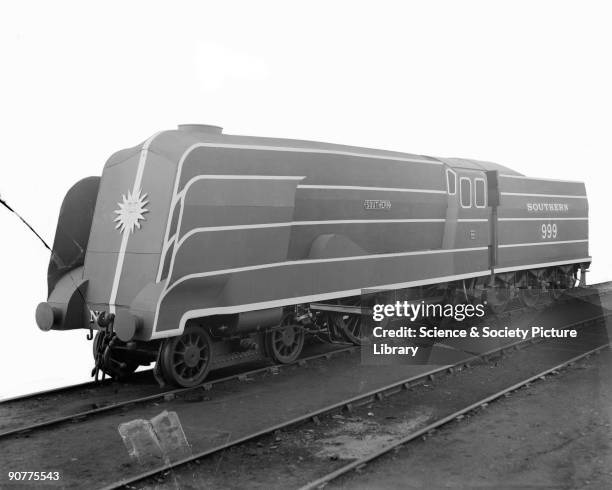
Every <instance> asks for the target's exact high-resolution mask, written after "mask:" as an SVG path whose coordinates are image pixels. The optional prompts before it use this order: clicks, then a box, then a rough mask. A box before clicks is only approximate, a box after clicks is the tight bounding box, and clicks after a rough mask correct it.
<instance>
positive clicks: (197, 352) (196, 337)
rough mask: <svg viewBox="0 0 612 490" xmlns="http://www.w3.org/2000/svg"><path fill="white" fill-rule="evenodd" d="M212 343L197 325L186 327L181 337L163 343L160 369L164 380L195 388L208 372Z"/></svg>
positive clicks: (203, 330)
mask: <svg viewBox="0 0 612 490" xmlns="http://www.w3.org/2000/svg"><path fill="white" fill-rule="evenodd" d="M211 358H212V343H211V340H210V336H209V335H208V332H206V330H205V329H204V328H203V327H201V326H199V325H188V326H187V327H185V331H184V332H183V335H181V336H180V337H172V338H170V339H167V340H165V341H164V344H163V346H162V353H161V369H162V373H163V376H164V378H165V379H166V381H168V382H169V383H173V384H176V385H179V386H184V387H186V388H189V387H192V386H197V385H199V384H200V383H202V382H203V381H204V379H205V378H206V376H207V375H208V371H210V366H211Z"/></svg>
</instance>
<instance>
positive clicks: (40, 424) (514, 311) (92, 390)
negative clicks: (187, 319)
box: [0, 283, 612, 440]
mask: <svg viewBox="0 0 612 490" xmlns="http://www.w3.org/2000/svg"><path fill="white" fill-rule="evenodd" d="M596 287H597V291H598V292H599V293H600V294H609V293H610V292H612V285H609V283H603V284H600V285H596ZM589 291H591V293H592V290H590V289H586V290H584V291H581V292H577V293H578V297H580V294H581V293H588V292H589ZM574 299H575V297H568V298H564V299H563V300H561V301H560V302H559V303H560V304H562V303H565V302H569V301H573V300H574ZM543 308H544V306H543V305H538V306H537V307H532V308H528V307H519V306H516V305H515V307H514V308H511V309H509V310H508V311H506V312H504V313H502V314H500V315H498V316H496V317H493V318H489V319H488V321H489V322H492V323H495V322H502V321H507V320H511V319H512V318H515V317H516V316H519V315H524V314H526V313H529V312H537V311H541V310H542V309H543ZM355 349H356V347H353V346H344V347H341V348H339V349H335V348H333V349H330V350H326V351H325V352H323V353H320V354H315V355H310V356H307V357H304V358H302V359H299V360H297V361H296V362H294V363H291V364H288V365H272V366H270V365H268V366H264V367H257V368H255V369H250V370H247V371H242V372H236V373H234V374H231V375H228V376H221V377H219V378H216V379H214V377H213V379H210V380H207V381H206V382H205V383H203V384H202V385H200V386H198V387H195V388H173V389H166V390H162V389H160V388H159V387H157V385H154V384H153V385H149V384H145V385H144V386H139V385H134V384H130V383H118V384H115V385H113V383H112V381H111V380H105V381H104V382H101V383H98V384H96V383H95V382H88V383H81V384H76V385H71V386H67V387H62V388H56V389H51V390H46V391H41V392H36V393H30V394H26V395H23V396H20V397H14V398H12V399H6V400H3V401H2V402H0V414H2V415H3V416H4V417H3V418H4V421H3V423H0V440H1V439H4V438H7V437H11V436H16V435H19V434H25V433H29V432H32V431H35V430H41V429H45V428H49V427H52V426H56V425H59V424H64V423H70V422H74V421H78V420H83V419H86V418H88V417H94V416H97V415H101V414H105V413H108V412H112V411H116V410H120V409H124V408H126V407H131V406H135V405H138V404H143V403H149V402H154V401H156V400H168V399H172V398H173V397H176V396H180V395H182V394H185V393H190V392H196V391H198V390H202V389H203V390H205V391H208V390H210V389H212V387H213V386H214V385H216V384H219V383H223V382H227V381H231V380H243V379H251V378H253V377H257V376H259V375H262V374H266V373H274V372H277V371H278V370H279V369H283V368H286V367H288V366H296V365H298V366H299V365H303V364H305V363H307V362H309V361H312V360H316V359H327V358H330V357H332V356H334V355H337V354H341V353H343V352H352V351H354V350H355ZM147 375H149V376H150V373H149V372H148V371H143V372H141V373H137V374H136V378H138V379H140V380H143V379H145V377H146V376H147ZM213 376H214V373H213ZM117 386H118V390H120V391H123V392H126V393H125V394H127V395H130V396H128V397H123V399H119V400H118V401H114V400H112V399H113V398H116V395H119V396H121V393H113V394H104V393H102V394H101V395H102V396H101V397H100V396H95V395H98V394H97V393H96V391H97V390H100V389H105V388H110V389H115V388H114V387H117ZM135 391H136V392H137V393H138V395H139V396H135V397H133V396H132V395H133V394H134V392H135ZM71 395H76V396H78V397H84V398H86V399H87V404H88V405H89V408H87V409H83V408H79V407H76V409H73V410H70V411H68V413H58V414H56V416H49V412H53V410H54V409H57V408H61V409H64V407H65V406H66V402H65V401H64V403H60V400H55V401H54V403H55V407H46V406H42V407H40V408H39V409H38V412H40V411H43V412H44V415H43V418H42V420H41V419H40V418H39V417H38V418H37V414H36V412H35V413H34V414H31V413H29V414H28V413H26V417H28V418H33V419H34V421H32V422H29V423H24V422H23V420H20V419H19V418H17V420H15V417H10V416H6V415H5V414H7V413H8V412H10V411H11V409H12V407H11V404H13V405H14V404H16V403H23V402H27V401H28V400H32V399H41V398H49V397H52V398H53V397H57V396H71ZM105 397H106V398H105ZM92 398H93V400H92ZM108 398H111V400H110V401H109V400H108ZM62 401H63V400H62ZM68 405H69V403H68ZM26 412H27V410H26Z"/></svg>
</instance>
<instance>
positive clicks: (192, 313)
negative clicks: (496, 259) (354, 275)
mask: <svg viewBox="0 0 612 490" xmlns="http://www.w3.org/2000/svg"><path fill="white" fill-rule="evenodd" d="M489 274H491V271H490V270H485V271H479V272H469V273H466V274H457V275H452V276H443V277H434V278H428V279H419V280H416V281H408V282H400V283H395V284H383V285H377V286H368V287H364V288H361V289H349V290H345V291H334V292H332V293H324V294H313V295H308V296H297V297H292V298H283V299H279V300H272V301H262V302H259V303H248V304H242V305H236V306H225V307H217V308H202V309H197V310H189V311H186V312H185V313H184V314H183V316H182V317H181V320H180V322H179V326H178V328H176V329H173V330H164V331H161V332H158V331H155V332H153V334H152V336H151V338H152V339H160V338H165V337H172V336H174V335H180V334H182V332H183V329H184V328H185V323H187V321H188V320H190V319H191V318H197V317H200V316H204V315H221V314H231V313H238V312H241V311H251V310H262V309H266V308H276V307H280V306H286V305H292V304H300V303H310V302H313V301H326V300H330V299H335V298H342V297H346V296H356V295H359V294H362V293H363V291H364V290H366V291H367V290H376V289H401V288H406V287H415V286H424V285H427V284H437V283H440V282H448V281H457V280H461V279H469V278H472V277H481V276H486V275H489Z"/></svg>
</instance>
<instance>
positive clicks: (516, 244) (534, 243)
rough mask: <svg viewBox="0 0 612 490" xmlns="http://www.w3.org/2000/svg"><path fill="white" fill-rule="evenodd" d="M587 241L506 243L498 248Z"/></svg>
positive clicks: (583, 241)
mask: <svg viewBox="0 0 612 490" xmlns="http://www.w3.org/2000/svg"><path fill="white" fill-rule="evenodd" d="M588 241H589V240H560V241H556V242H533V243H507V244H505V245H498V248H509V247H534V246H538V245H563V244H565V243H585V242H588Z"/></svg>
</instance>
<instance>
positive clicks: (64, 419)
mask: <svg viewBox="0 0 612 490" xmlns="http://www.w3.org/2000/svg"><path fill="white" fill-rule="evenodd" d="M356 349H358V348H357V347H355V346H352V345H349V346H346V345H345V346H344V347H340V348H336V349H330V350H326V351H325V352H323V353H320V354H315V355H311V356H307V357H303V358H300V359H298V360H296V361H295V362H293V363H290V364H283V365H271V366H270V365H268V366H265V367H260V368H256V369H251V370H248V371H242V372H238V373H236V374H232V375H229V376H224V377H220V378H217V379H211V380H210V381H207V382H206V383H203V384H202V385H200V386H197V387H194V388H173V389H169V390H162V391H158V392H156V393H152V394H147V395H144V396H140V397H137V398H128V399H125V400H122V401H118V402H112V403H108V404H105V405H103V406H99V407H95V408H91V409H88V410H82V411H76V412H71V413H68V414H65V415H60V416H57V417H52V418H47V419H46V420H43V421H40V422H34V423H28V424H24V425H17V426H16V427H12V428H9V429H8V430H3V431H1V432H0V440H1V439H5V438H8V437H12V436H17V435H20V434H26V433H30V432H32V431H35V430H40V429H46V428H50V427H53V426H56V425H60V424H65V423H69V422H74V421H79V420H83V419H86V418H88V417H93V416H96V415H101V414H106V413H108V412H112V411H116V410H120V409H123V408H127V407H133V406H134V405H138V404H143V403H150V402H155V401H157V400H171V399H173V398H174V397H176V396H179V395H182V394H185V393H192V392H196V391H199V390H204V391H209V390H211V389H212V388H213V386H215V385H217V384H221V383H225V382H228V381H233V380H238V381H244V380H252V379H253V378H254V377H257V376H259V375H262V374H269V373H276V372H278V371H279V370H280V369H287V368H289V367H295V366H303V365H304V364H306V363H308V362H310V361H314V360H318V359H331V358H332V357H333V356H336V355H339V354H343V353H346V352H353V351H355V350H356ZM83 385H84V386H83V387H82V388H81V385H74V386H71V387H66V388H65V389H64V390H71V391H72V389H73V388H75V387H76V388H77V389H78V390H80V389H85V388H92V386H91V384H90V383H84V384H83ZM93 387H95V385H94V386H93ZM58 393H63V389H61V388H60V389H58V390H49V391H46V392H41V394H42V395H57V394H58ZM36 396H40V395H37V394H35V393H33V394H31V395H26V396H24V397H17V398H16V399H14V400H13V401H19V402H21V401H24V400H28V399H31V398H33V397H36ZM7 401H8V400H7Z"/></svg>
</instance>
